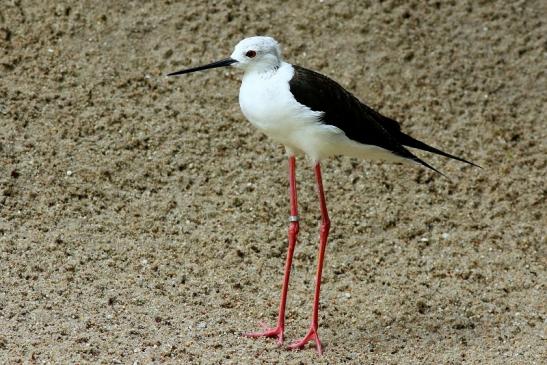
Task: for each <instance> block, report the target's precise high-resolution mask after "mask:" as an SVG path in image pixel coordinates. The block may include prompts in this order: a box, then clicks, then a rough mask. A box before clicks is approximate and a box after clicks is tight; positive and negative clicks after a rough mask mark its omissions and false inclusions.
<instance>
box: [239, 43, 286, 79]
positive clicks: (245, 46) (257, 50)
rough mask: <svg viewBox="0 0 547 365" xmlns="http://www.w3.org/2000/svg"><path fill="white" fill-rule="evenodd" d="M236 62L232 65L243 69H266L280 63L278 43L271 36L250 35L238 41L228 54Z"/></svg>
mask: <svg viewBox="0 0 547 365" xmlns="http://www.w3.org/2000/svg"><path fill="white" fill-rule="evenodd" d="M230 57H231V58H232V59H234V60H236V61H237V62H235V63H233V64H232V66H234V67H237V68H241V69H243V70H245V71H248V70H256V71H267V70H271V69H276V68H278V67H279V65H280V64H281V61H282V58H281V50H280V49H279V43H277V41H276V40H275V39H273V38H271V37H250V38H245V39H244V40H242V41H240V42H239V43H238V44H237V45H236V46H235V48H234V52H233V53H232V55H231V56H230Z"/></svg>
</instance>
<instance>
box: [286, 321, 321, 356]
mask: <svg viewBox="0 0 547 365" xmlns="http://www.w3.org/2000/svg"><path fill="white" fill-rule="evenodd" d="M310 341H315V349H316V350H317V353H318V354H319V355H322V354H323V347H322V346H321V340H319V335H318V334H317V327H316V326H313V325H312V326H311V327H310V329H309V330H308V334H307V335H306V336H304V338H302V339H301V340H298V341H295V342H293V343H291V344H290V345H289V346H288V347H289V349H291V350H300V349H302V348H303V347H304V346H306V344H307V343H308V342H310Z"/></svg>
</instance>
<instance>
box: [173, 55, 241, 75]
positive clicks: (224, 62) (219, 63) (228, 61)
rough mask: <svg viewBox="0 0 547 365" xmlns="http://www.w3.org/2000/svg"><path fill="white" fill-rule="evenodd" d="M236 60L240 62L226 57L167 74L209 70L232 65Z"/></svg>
mask: <svg viewBox="0 0 547 365" xmlns="http://www.w3.org/2000/svg"><path fill="white" fill-rule="evenodd" d="M236 62H238V61H237V60H234V59H233V58H225V59H223V60H220V61H216V62H213V63H210V64H208V65H203V66H198V67H192V68H187V69H186V70H180V71H177V72H171V73H170V74H167V76H175V75H182V74H187V73H190V72H196V71H201V70H207V69H209V68H217V67H225V66H230V65H231V64H232V63H236Z"/></svg>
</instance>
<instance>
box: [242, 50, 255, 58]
mask: <svg viewBox="0 0 547 365" xmlns="http://www.w3.org/2000/svg"><path fill="white" fill-rule="evenodd" d="M245 56H247V57H249V58H253V57H254V56H256V52H255V51H247V53H245Z"/></svg>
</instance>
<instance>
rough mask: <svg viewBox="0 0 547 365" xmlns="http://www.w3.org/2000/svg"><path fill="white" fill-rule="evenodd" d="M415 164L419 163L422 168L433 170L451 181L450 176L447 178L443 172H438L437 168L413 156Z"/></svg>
mask: <svg viewBox="0 0 547 365" xmlns="http://www.w3.org/2000/svg"><path fill="white" fill-rule="evenodd" d="M411 159H412V160H413V161H414V162H417V163H419V164H420V165H422V166H425V167H427V168H428V169H431V170H433V171H435V172H436V173H437V174H439V175H442V176H444V177H445V178H447V179H448V180H450V178H449V177H448V176H446V175H445V174H443V173H442V172H440V171H439V170H437V169H436V168H434V167H433V166H431V165H430V164H428V163H427V162H425V161H424V160H422V159H420V158H418V157H416V156H414V155H412V158H411Z"/></svg>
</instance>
